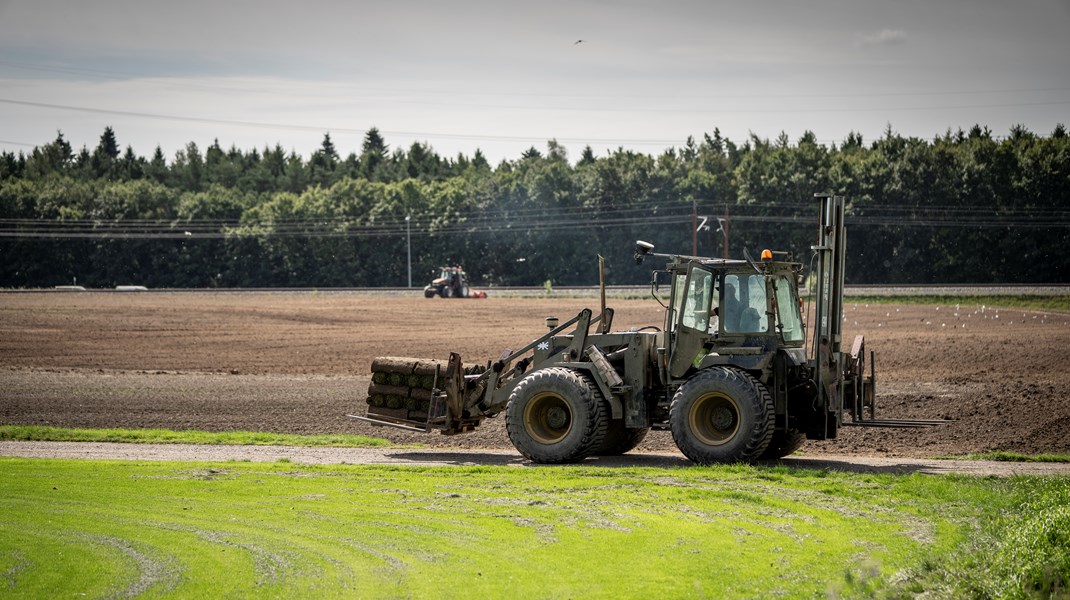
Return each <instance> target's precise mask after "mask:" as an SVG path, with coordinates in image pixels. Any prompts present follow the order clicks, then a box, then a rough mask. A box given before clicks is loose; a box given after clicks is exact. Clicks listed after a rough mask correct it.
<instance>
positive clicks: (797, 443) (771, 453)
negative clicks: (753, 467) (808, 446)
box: [758, 429, 806, 460]
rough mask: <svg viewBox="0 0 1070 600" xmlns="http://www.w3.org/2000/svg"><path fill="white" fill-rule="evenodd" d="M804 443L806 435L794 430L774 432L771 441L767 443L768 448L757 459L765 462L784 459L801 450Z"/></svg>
mask: <svg viewBox="0 0 1070 600" xmlns="http://www.w3.org/2000/svg"><path fill="white" fill-rule="evenodd" d="M805 441H806V434H805V433H803V432H801V431H798V430H796V429H787V430H785V431H774V432H773V439H771V440H770V441H769V446H768V447H767V448H766V449H765V452H762V455H761V456H759V457H758V458H761V459H765V460H771V459H776V458H784V457H785V456H787V455H789V454H791V453H793V452H795V451H796V450H798V449H799V448H801V447H802V445H803V442H805Z"/></svg>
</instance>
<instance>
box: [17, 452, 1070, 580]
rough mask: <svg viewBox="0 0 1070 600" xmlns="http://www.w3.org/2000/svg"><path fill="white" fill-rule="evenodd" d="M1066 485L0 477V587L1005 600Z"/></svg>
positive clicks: (1051, 562)
mask: <svg viewBox="0 0 1070 600" xmlns="http://www.w3.org/2000/svg"><path fill="white" fill-rule="evenodd" d="M1067 489H1068V487H1067V479H1066V478H1061V479H1060V478H1011V479H982V478H968V477H956V476H939V477H933V476H924V475H911V476H893V475H847V474H830V473H825V472H818V471H792V470H787V469H783V468H761V467H743V466H732V467H717V468H707V467H693V468H684V469H673V470H659V469H599V468H591V467H557V468H528V469H517V468H513V467H449V468H416V467H402V468H396V467H383V466H337V465H331V466H297V465H293V464H288V463H275V464H267V465H264V464H251V463H213V464H203V463H158V462H145V463H139V462H121V461H79V460H55V459H0V590H2V594H3V595H8V594H10V595H13V596H19V597H22V596H25V597H62V596H73V595H80V594H87V595H88V596H91V597H93V596H96V597H99V596H131V595H137V594H147V595H149V596H152V597H191V596H205V597H234V596H241V597H280V596H298V597H310V596H313V595H315V596H316V597H327V598H329V597H370V598H376V597H398V596H414V597H431V598H435V597H442V598H447V597H458V596H465V597H488V598H496V597H506V596H508V597H517V598H525V597H595V598H598V597H614V598H616V597H638V596H648V595H649V596H654V595H656V596H659V597H756V596H757V597H766V596H775V595H784V596H789V597H804V596H825V595H828V594H846V595H871V594H875V593H878V592H880V593H885V592H886V593H892V594H893V595H894V593H895V592H909V593H917V592H918V591H920V590H926V589H928V590H933V591H935V592H938V593H943V594H948V593H950V592H949V590H951V592H953V593H952V595H954V593H958V592H962V593H966V594H970V595H973V594H982V595H995V596H1000V595H1003V596H1006V595H1008V594H1007V593H1006V592H1007V590H1008V589H1010V590H1014V589H1026V588H1027V587H1028V586H1030V585H1032V586H1033V587H1039V586H1043V585H1044V582H1045V581H1047V582H1048V583H1049V584H1050V583H1052V582H1055V583H1057V582H1058V579H1056V578H1057V577H1066V576H1070V566H1059V564H1058V557H1059V556H1062V554H1067V553H1065V552H1063V551H1064V548H1063V547H1062V546H1060V545H1059V544H1061V543H1063V542H1059V538H1058V536H1057V535H1056V536H1054V537H1053V536H1052V531H1055V532H1057V531H1058V530H1057V529H1056V530H1051V529H1050V527H1061V526H1062V525H1063V523H1062V522H1061V521H1059V519H1060V518H1062V517H1060V514H1062V513H1059V512H1058V510H1057V507H1058V506H1059V505H1058V503H1059V502H1063V501H1064V500H1065V499H1066V498H1067V497H1070V492H1068V491H1067ZM1046 502H1047V503H1048V504H1045V503H1046ZM1046 506H1047V507H1048V508H1045V507H1046ZM1052 507H1056V508H1052ZM1045 510H1047V511H1048V512H1046V513H1045V512H1044V511H1045ZM1053 511H1054V512H1053ZM1037 515H1041V516H1042V517H1043V518H1042V519H1041V520H1039V521H1038V520H1037V519H1038V516H1037ZM1066 520H1067V521H1068V522H1067V523H1065V524H1066V525H1070V514H1067V515H1066ZM1022 525H1025V527H1024V528H1022V527H1020V526H1022ZM1049 526H1050V527H1049ZM1019 529H1022V530H1025V531H1034V532H1035V533H1034V534H1031V535H1034V536H1035V537H1036V538H1037V539H1033V540H1032V541H1031V542H1030V541H1023V540H1021V539H1018V540H1016V545H1017V546H1021V545H1022V543H1025V542H1028V543H1029V544H1030V546H1029V547H1030V548H1032V550H1030V552H1031V553H1032V554H1030V555H1028V556H1022V555H1021V554H1020V550H1015V551H1013V552H1012V551H1011V550H1010V549H1008V548H1004V547H1003V546H1001V545H1000V538H1001V536H1005V535H1006V533H1007V532H1008V531H1017V530H1019ZM1019 537H1020V536H1019ZM1065 544H1066V548H1065V550H1070V541H1066V542H1065ZM1015 552H1018V554H1015ZM1061 553H1062V554H1061ZM1053 557H1055V558H1053ZM978 561H983V562H978ZM1034 563H1035V564H1034ZM1030 565H1032V566H1034V567H1035V566H1037V565H1040V567H1045V566H1046V567H1047V571H1044V569H1043V568H1041V569H1040V570H1039V571H1038V572H1040V573H1044V572H1047V573H1048V575H1046V576H1045V575H1043V574H1042V575H1040V576H1039V580H1038V581H1039V582H1040V583H1035V582H1034V583H1030V582H1033V581H1034V580H1032V579H1029V578H1028V577H1025V576H1022V575H1021V574H1022V573H1026V572H1028V570H1029V569H1030V568H1032V567H1031V566H1030ZM982 567H983V569H982ZM1060 569H1063V570H1060ZM1016 574H1017V575H1016ZM1015 577H1018V579H1015ZM1045 577H1047V579H1045ZM1034 579H1035V578H1034ZM1023 582H1024V583H1023ZM949 586H950V587H949ZM1001 586H1002V587H1001ZM1011 596H1013V594H1011Z"/></svg>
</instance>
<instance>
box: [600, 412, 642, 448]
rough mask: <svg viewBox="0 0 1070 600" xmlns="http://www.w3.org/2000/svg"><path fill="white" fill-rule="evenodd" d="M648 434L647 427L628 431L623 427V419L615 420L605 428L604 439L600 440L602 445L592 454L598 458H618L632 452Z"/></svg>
mask: <svg viewBox="0 0 1070 600" xmlns="http://www.w3.org/2000/svg"><path fill="white" fill-rule="evenodd" d="M648 433H650V428H649V427H642V428H640V429H628V428H627V427H625V426H624V419H615V420H612V421H610V422H609V427H607V428H606V437H605V438H603V439H602V445H601V446H600V447H599V448H598V450H596V451H595V452H594V454H596V455H598V456H620V455H621V454H624V453H626V452H628V451H630V450H634V449H635V447H636V446H638V445H639V443H640V442H642V441H643V439H644V438H646V434H648Z"/></svg>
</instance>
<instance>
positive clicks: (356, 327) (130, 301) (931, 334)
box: [0, 292, 1070, 457]
mask: <svg viewBox="0 0 1070 600" xmlns="http://www.w3.org/2000/svg"><path fill="white" fill-rule="evenodd" d="M596 304H597V301H596V300H594V299H591V298H586V299H585V298H556V297H555V298H495V297H493V296H492V297H491V298H489V299H486V300H443V299H439V298H434V299H425V298H422V297H419V296H416V295H396V296H388V295H374V294H359V293H323V292H321V293H315V292H312V293H308V292H306V293H209V292H205V293H164V292H160V293H157V292H147V293H145V292H141V293H93V292H88V293H5V294H0V424H5V425H12V424H24V425H31V424H32V425H53V426H60V427H122V428H168V429H202V430H208V431H226V430H254V431H274V432H292V433H354V434H363V435H372V436H377V437H386V438H389V439H392V440H395V441H398V442H419V443H423V444H427V445H429V446H432V447H456V448H509V447H510V445H509V442H508V439H507V438H506V435H505V432H504V423H503V419H491V420H488V421H487V422H486V424H485V425H484V426H483V427H481V428H480V429H479V430H478V431H477V432H476V433H474V434H471V435H467V436H457V437H445V436H441V435H437V434H430V435H427V434H413V433H407V432H404V431H400V430H395V429H388V428H375V427H372V426H369V425H366V424H363V423H360V422H358V421H356V420H354V419H350V418H347V417H346V416H345V415H346V414H363V413H364V411H365V403H364V401H365V398H366V392H367V387H368V383H369V379H370V373H369V371H370V364H371V360H372V358H373V357H375V356H383V355H394V356H418V357H431V358H445V357H446V356H448V353H449V352H450V351H456V352H460V353H461V355H462V357H464V359H465V360H466V361H470V362H485V361H486V360H489V359H492V358H496V357H497V356H498V355H499V354H500V353H501V352H502V350H504V349H506V348H510V347H511V348H517V347H519V346H522V345H524V344H526V343H527V342H528V341H530V340H531V339H534V338H535V337H538V336H539V335H541V334H542V332H543V331H545V328H544V326H543V317H545V316H548V315H556V316H558V317H561V318H562V320H564V319H566V318H570V317H571V316H573V315H574V314H575V313H576V312H577V311H578V310H579V309H581V308H583V307H592V308H596ZM610 304H611V306H613V307H614V308H615V309H616V314H617V317H616V322H615V324H614V328H615V329H623V328H627V327H629V326H633V325H637V326H642V325H650V324H660V322H661V308H660V306H658V305H657V303H656V302H654V301H653V300H624V299H616V300H613V301H611V302H610ZM845 314H846V322H845V324H844V326H845V334H846V335H845V339H846V340H851V339H853V337H854V335H855V334H864V335H865V336H866V341H867V347H868V348H869V349H871V350H874V351H876V361H875V362H876V366H877V377H878V388H877V396H878V407H879V415H878V416H886V417H903V418H908V417H909V418H946V419H952V420H953V421H952V422H950V423H948V424H946V425H942V426H939V427H935V428H931V429H923V430H916V429H912V430H888V429H861V428H848V429H845V430H843V431H841V435H840V437H839V439H837V440H831V441H824V442H807V443H806V445H805V446H804V447H803V450H804V451H805V452H807V453H818V454H847V455H878V456H881V455H883V456H899V457H927V456H937V455H949V454H961V453H966V452H981V451H989V450H1010V451H1017V452H1023V453H1043V452H1051V453H1070V369H1068V368H1067V364H1066V363H1067V361H1068V360H1070V315H1067V314H1065V313H1051V312H1035V311H1023V310H1013V309H993V308H991V307H984V309H982V307H981V306H979V305H978V306H974V305H965V304H964V305H961V306H957V307H956V306H953V305H952V306H948V305H943V306H939V307H937V306H908V305H889V304H881V305H876V304H874V305H871V306H867V305H857V304H848V305H847V306H846V307H845ZM640 449H641V450H647V451H671V450H673V449H674V446H673V443H672V438H671V436H670V435H669V434H668V432H654V433H652V434H651V436H650V437H649V438H648V439H647V441H646V442H644V444H643V445H642V446H641V447H640Z"/></svg>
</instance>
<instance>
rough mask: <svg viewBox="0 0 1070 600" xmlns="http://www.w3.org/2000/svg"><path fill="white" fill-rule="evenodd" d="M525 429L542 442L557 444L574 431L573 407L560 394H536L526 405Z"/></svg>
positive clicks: (533, 437)
mask: <svg viewBox="0 0 1070 600" xmlns="http://www.w3.org/2000/svg"><path fill="white" fill-rule="evenodd" d="M524 429H526V430H527V432H528V435H530V436H531V438H532V439H534V440H535V441H537V442H539V443H540V444H556V443H558V442H560V441H561V440H563V439H565V437H566V436H568V433H569V432H570V431H572V409H571V408H570V407H569V405H568V402H566V401H565V399H564V398H562V397H561V396H560V395H558V394H555V393H553V392H542V393H539V394H536V395H535V397H533V398H532V399H531V401H529V402H528V404H527V406H525V407H524Z"/></svg>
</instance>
